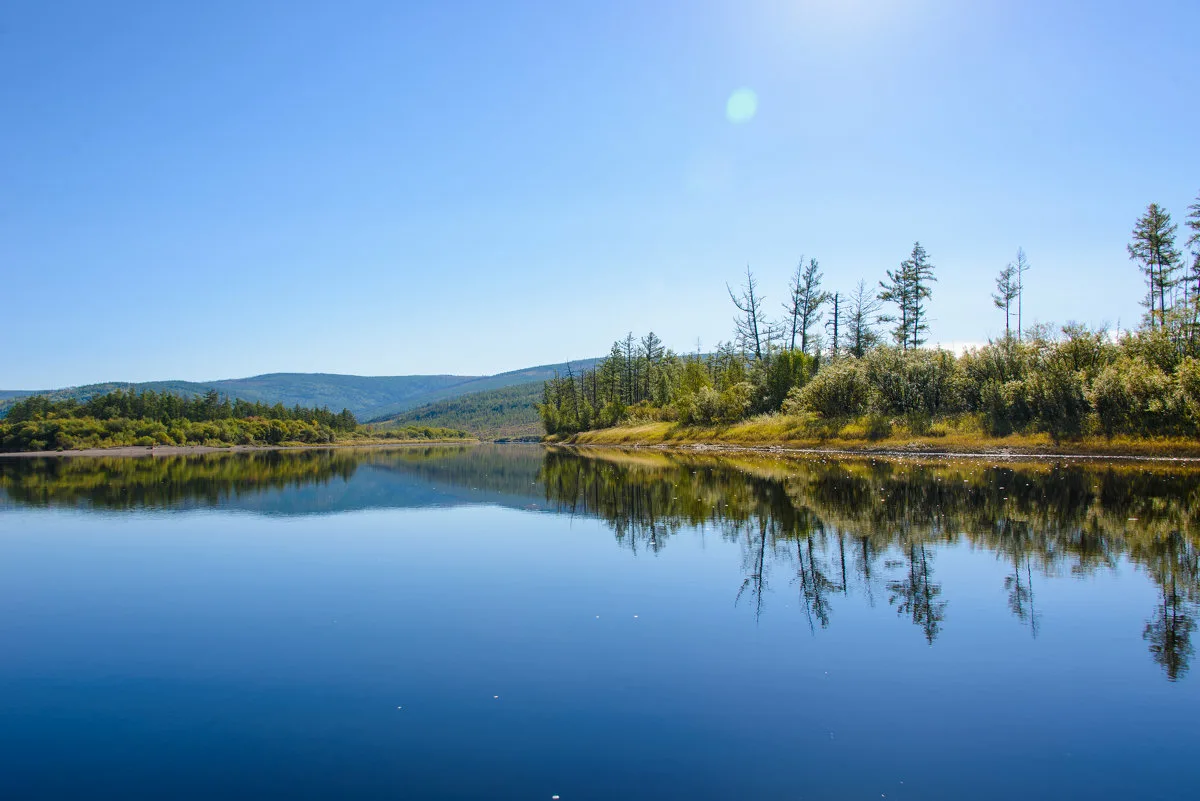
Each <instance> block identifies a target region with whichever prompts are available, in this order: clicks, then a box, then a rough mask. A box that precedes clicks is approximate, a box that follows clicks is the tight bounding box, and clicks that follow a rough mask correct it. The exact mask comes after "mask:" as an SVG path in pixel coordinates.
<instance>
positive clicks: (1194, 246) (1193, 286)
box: [1184, 195, 1200, 307]
mask: <svg viewBox="0 0 1200 801" xmlns="http://www.w3.org/2000/svg"><path fill="white" fill-rule="evenodd" d="M1187 227H1188V228H1190V229H1192V232H1191V234H1189V235H1188V240H1187V245H1186V246H1187V247H1188V248H1189V249H1190V250H1191V251H1192V263H1191V267H1190V268H1189V271H1188V274H1187V276H1186V277H1185V278H1184V281H1185V282H1186V283H1185V284H1184V293H1185V297H1187V296H1190V298H1191V300H1192V305H1193V306H1195V307H1200V195H1196V202H1195V203H1193V204H1192V205H1190V206H1188V216H1187Z"/></svg>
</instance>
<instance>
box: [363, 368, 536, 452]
mask: <svg viewBox="0 0 1200 801" xmlns="http://www.w3.org/2000/svg"><path fill="white" fill-rule="evenodd" d="M541 399H542V382H541V381H530V382H527V383H524V384H514V385H513V386H509V387H499V388H497V389H486V390H483V391H482V392H471V393H468V394H466V395H459V396H458V397H455V398H448V399H446V400H440V401H436V402H434V403H427V404H425V405H423V406H418V407H417V408H415V409H409V410H408V411H406V412H401V413H400V414H398V415H395V416H394V417H392V418H390V419H389V420H387V421H386V422H385V421H380V422H385V424H386V425H389V426H390V425H393V424H394V425H396V426H406V425H420V426H450V427H453V428H458V429H462V430H464V431H467V432H469V433H471V434H474V435H475V436H477V437H479V438H480V439H485V440H488V439H490V440H494V439H500V438H516V437H529V436H536V435H540V434H542V433H543V432H542V425H541V422H540V420H539V418H538V413H537V408H536V407H535V405H534V404H536V403H538V402H540V401H541Z"/></svg>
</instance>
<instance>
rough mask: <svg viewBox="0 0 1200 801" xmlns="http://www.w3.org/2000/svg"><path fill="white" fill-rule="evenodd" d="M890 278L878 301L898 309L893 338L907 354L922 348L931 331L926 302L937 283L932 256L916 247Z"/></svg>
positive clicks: (891, 272) (888, 274)
mask: <svg viewBox="0 0 1200 801" xmlns="http://www.w3.org/2000/svg"><path fill="white" fill-rule="evenodd" d="M887 278H888V280H887V281H880V282H879V286H880V288H881V289H882V290H883V291H882V292H880V293H879V299H880V300H882V301H885V302H890V303H895V304H896V306H897V309H898V316H897V317H895V318H892V319H894V320H895V322H896V328H895V330H894V332H893V337H894V338H895V340H896V343H897V344H898V345H900V347H901V348H903V349H904V350H909V349H915V348H919V347H921V345H923V344H925V334H926V333H927V332H928V331H929V319H928V318H929V311H928V305H927V301H928V300H929V298H930V297H931V296H932V294H933V289H932V287H931V286H930V284H932V283H933V282H935V281H937V278H936V277H934V274H933V264H931V263H930V261H929V254H928V253H926V251H925V248H924V247H922V246H921V243H920V242H915V243H913V249H912V253H911V254H910V255H909V257H908V258H907V259H905V260H904V261H902V262H900V267H899V269H897V270H888V271H887Z"/></svg>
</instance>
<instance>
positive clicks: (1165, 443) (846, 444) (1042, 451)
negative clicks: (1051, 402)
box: [543, 423, 1200, 464]
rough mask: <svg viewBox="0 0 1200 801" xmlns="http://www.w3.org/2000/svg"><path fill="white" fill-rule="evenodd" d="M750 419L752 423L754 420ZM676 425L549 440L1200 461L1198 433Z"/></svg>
mask: <svg viewBox="0 0 1200 801" xmlns="http://www.w3.org/2000/svg"><path fill="white" fill-rule="evenodd" d="M751 425H752V424H751ZM744 426H745V424H743V425H735V426H733V427H731V428H729V429H713V428H701V429H690V430H689V429H679V428H676V427H674V426H673V425H672V424H668V423H648V424H641V425H635V426H622V427H615V428H606V429H595V430H591V431H586V432H581V433H578V434H574V435H571V436H569V437H564V438H558V437H547V438H545V439H543V442H544V443H545V444H551V445H560V446H567V447H573V448H618V449H628V450H632V449H643V450H662V451H677V452H680V453H705V452H708V453H759V454H776V455H787V454H791V455H811V456H836V457H854V458H885V459H899V458H931V459H952V458H960V459H992V460H996V461H1014V460H1020V459H1036V460H1046V459H1071V460H1080V461H1092V462H1104V461H1110V462H1138V461H1141V462H1164V463H1180V464H1193V463H1196V464H1200V440H1196V441H1194V440H1188V439H1182V438H1179V439H1162V440H1152V439H1145V440H1139V439H1133V438H1117V439H1112V440H1109V439H1103V440H1101V439H1096V438H1085V439H1083V440H1080V441H1075V442H1068V441H1063V442H1059V443H1055V442H1053V441H1052V440H1050V439H1049V437H1046V436H1044V435H1012V436H1010V437H1007V438H1004V439H990V438H986V437H980V436H978V435H976V434H964V433H957V432H952V433H950V434H948V435H940V436H919V437H905V436H903V435H900V436H892V437H888V438H885V439H882V440H879V441H869V440H863V439H858V438H850V439H842V438H836V437H829V438H820V437H795V438H791V437H786V436H785V437H779V436H771V434H772V433H776V432H767V431H754V430H740V431H739V428H743V427H744Z"/></svg>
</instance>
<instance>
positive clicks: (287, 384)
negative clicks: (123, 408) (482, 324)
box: [0, 359, 597, 420]
mask: <svg viewBox="0 0 1200 801" xmlns="http://www.w3.org/2000/svg"><path fill="white" fill-rule="evenodd" d="M596 361H597V360H596V359H584V360H581V361H578V362H572V363H571V366H572V367H573V368H574V369H577V370H578V369H580V368H581V367H588V366H591V365H592V364H594V363H595V362H596ZM565 370H566V365H565V364H544V365H538V366H535V367H526V368H524V369H521V370H513V371H511V372H507V373H500V374H497V375H491V376H461V375H403V376H357V375H338V374H334V373H269V374H266V375H259V376H252V377H250V378H230V379H222V380H219V381H147V382H142V383H125V382H106V383H103V384H89V385H86V386H78V387H66V388H62V389H50V390H0V416H3V414H4V411H5V409H6V408H7V407H8V406H10V405H11V404H12V402H13V401H14V400H17V399H19V398H22V397H27V396H29V395H47V396H49V397H52V398H54V399H65V398H76V399H78V400H87V399H89V398H92V397H95V396H97V395H103V394H105V393H107V392H112V391H113V390H115V389H133V390H135V391H145V390H154V391H155V392H173V393H176V394H179V395H185V396H190V395H199V394H203V393H205V392H208V391H210V390H216V391H217V392H219V393H220V394H222V395H228V396H229V397H230V398H241V399H243V400H247V401H261V402H264V403H272V404H274V403H282V404H284V405H285V406H294V405H296V404H299V405H301V406H310V407H317V408H320V407H323V406H324V407H328V408H330V409H332V410H334V411H340V410H341V409H343V408H346V409H349V410H350V411H352V412H353V413H354V415H355V416H356V417H357V418H358V419H359V420H380V419H390V418H392V417H394V416H396V415H398V414H400V413H402V412H404V411H407V410H409V409H413V408H416V407H418V406H422V405H425V404H429V403H433V402H436V401H440V400H448V399H450V398H454V397H457V396H460V395H465V394H468V393H477V392H481V391H484V390H492V389H501V388H504V387H509V386H513V385H516V384H524V383H531V382H532V383H537V384H538V386H539V387H540V385H541V384H540V382H542V381H544V380H546V379H547V378H550V377H552V376H553V375H554V373H555V372H556V371H558V372H564V371H565Z"/></svg>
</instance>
